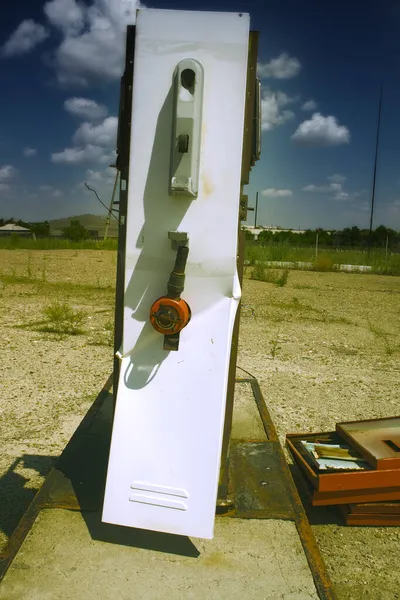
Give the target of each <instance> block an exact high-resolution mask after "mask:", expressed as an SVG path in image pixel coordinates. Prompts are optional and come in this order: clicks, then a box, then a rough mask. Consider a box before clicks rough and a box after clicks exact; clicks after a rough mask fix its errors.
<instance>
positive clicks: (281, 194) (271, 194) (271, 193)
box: [261, 188, 293, 198]
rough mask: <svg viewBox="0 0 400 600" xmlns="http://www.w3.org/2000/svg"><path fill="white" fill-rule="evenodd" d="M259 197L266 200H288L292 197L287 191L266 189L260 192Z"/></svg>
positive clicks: (290, 191)
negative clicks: (263, 197)
mask: <svg viewBox="0 0 400 600" xmlns="http://www.w3.org/2000/svg"><path fill="white" fill-rule="evenodd" d="M261 196H266V197H267V198H289V197H290V196H293V192H292V190H288V189H283V190H277V189H275V188H267V189H266V190H263V191H262V192H261Z"/></svg>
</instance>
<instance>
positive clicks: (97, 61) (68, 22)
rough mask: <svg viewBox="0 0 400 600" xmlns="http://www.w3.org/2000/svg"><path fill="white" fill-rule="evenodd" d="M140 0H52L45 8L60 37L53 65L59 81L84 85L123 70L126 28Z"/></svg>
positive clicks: (66, 83)
mask: <svg viewBox="0 0 400 600" xmlns="http://www.w3.org/2000/svg"><path fill="white" fill-rule="evenodd" d="M138 8H144V6H143V5H142V4H141V3H140V2H139V0H93V2H92V4H91V5H90V6H86V5H84V4H83V3H78V2H76V0H51V1H50V2H47V3H46V4H45V6H44V12H45V14H46V17H47V19H48V21H49V23H50V25H51V26H53V27H55V28H57V29H58V30H59V31H60V32H61V35H62V40H61V43H60V45H59V46H58V48H57V49H56V51H55V53H54V66H55V68H56V72H57V78H58V81H59V82H60V83H61V84H62V85H70V84H74V85H82V86H87V85H88V83H89V82H90V81H93V80H97V81H100V80H101V81H105V80H106V81H107V80H109V81H112V80H115V79H118V78H119V77H120V76H121V74H122V70H123V65H124V54H125V32H126V26H127V25H128V24H134V23H135V21H136V10H137V9H138Z"/></svg>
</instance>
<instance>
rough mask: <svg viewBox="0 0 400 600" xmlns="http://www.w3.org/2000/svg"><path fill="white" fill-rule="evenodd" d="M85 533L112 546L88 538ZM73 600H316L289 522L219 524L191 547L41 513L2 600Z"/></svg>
mask: <svg viewBox="0 0 400 600" xmlns="http://www.w3.org/2000/svg"><path fill="white" fill-rule="evenodd" d="M85 519H86V521H87V522H85ZM96 521H97V531H95V529H96V527H95V526H96ZM89 528H92V530H93V532H95V535H96V537H97V538H99V537H101V536H102V537H103V539H105V540H107V538H108V540H109V541H110V542H113V543H107V541H100V540H99V539H93V534H92V535H90V532H89ZM78 598H85V600H92V599H93V600H99V599H108V598H118V599H119V600H133V599H135V600H137V599H146V600H153V599H154V600H160V598H168V599H171V600H173V599H174V598H176V599H179V600H180V599H196V600H198V599H202V598H207V599H209V598H215V599H217V598H218V600H224V599H228V598H229V600H234V599H238V600H239V599H242V598H246V600H267V599H271V600H311V599H317V598H318V595H317V592H316V590H315V587H314V583H313V579H312V576H311V573H310V570H309V566H308V563H307V560H306V558H305V555H304V552H303V549H302V546H301V542H300V539H299V536H298V533H297V530H296V526H295V524H294V523H293V522H290V521H276V520H265V521H260V520H257V521H254V520H247V519H246V520H241V519H229V518H226V517H219V518H217V522H216V530H215V538H214V539H213V540H192V541H191V540H189V538H182V537H178V536H170V535H166V534H158V533H153V532H147V531H141V530H135V529H127V528H121V527H114V526H107V525H105V524H101V523H100V516H99V515H94V514H93V513H86V514H81V513H78V512H71V511H65V510H60V509H50V510H42V511H41V512H40V514H39V516H38V518H37V520H36V522H35V524H34V525H33V527H32V529H31V531H30V532H29V534H28V536H27V538H26V540H25V542H24V544H23V545H22V547H21V549H20V551H19V553H18V555H17V556H16V558H15V559H14V561H13V563H12V565H11V567H10V569H9V570H8V572H7V574H6V576H5V578H4V580H3V582H2V585H1V587H0V600H77V599H78Z"/></svg>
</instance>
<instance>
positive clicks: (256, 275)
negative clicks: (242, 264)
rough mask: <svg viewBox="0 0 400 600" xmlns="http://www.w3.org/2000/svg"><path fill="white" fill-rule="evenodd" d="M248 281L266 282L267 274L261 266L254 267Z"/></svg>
mask: <svg viewBox="0 0 400 600" xmlns="http://www.w3.org/2000/svg"><path fill="white" fill-rule="evenodd" d="M250 279H254V280H255V281H268V278H267V272H266V269H265V267H264V266H263V265H256V266H255V267H254V268H253V269H252V271H251V274H250Z"/></svg>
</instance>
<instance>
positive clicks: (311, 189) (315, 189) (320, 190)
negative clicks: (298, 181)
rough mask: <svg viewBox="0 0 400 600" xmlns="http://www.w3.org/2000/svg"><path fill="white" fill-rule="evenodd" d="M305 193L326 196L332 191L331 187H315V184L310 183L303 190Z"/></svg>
mask: <svg viewBox="0 0 400 600" xmlns="http://www.w3.org/2000/svg"><path fill="white" fill-rule="evenodd" d="M302 191H303V192H318V193H319V194H325V193H328V192H331V191H332V188H331V186H330V185H315V184H314V183H310V184H309V185H306V186H305V187H303V188H302Z"/></svg>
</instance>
